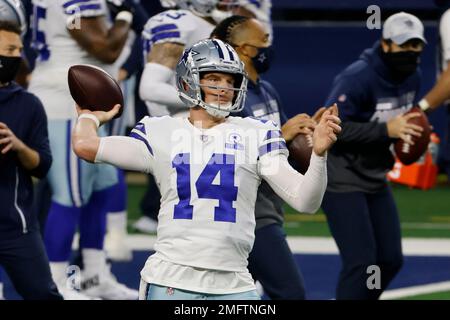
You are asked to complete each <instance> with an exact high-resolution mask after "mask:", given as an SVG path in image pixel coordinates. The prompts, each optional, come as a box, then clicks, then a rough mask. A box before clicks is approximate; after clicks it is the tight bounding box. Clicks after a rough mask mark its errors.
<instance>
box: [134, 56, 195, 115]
mask: <svg viewBox="0 0 450 320" xmlns="http://www.w3.org/2000/svg"><path fill="white" fill-rule="evenodd" d="M174 77H175V71H173V70H171V69H170V68H168V67H166V66H163V65H161V64H159V63H152V62H149V63H147V64H146V65H145V68H144V72H143V73H142V77H141V84H140V86H139V96H140V97H141V99H142V100H143V101H149V102H153V103H157V104H162V105H165V106H168V107H170V108H171V109H186V105H185V104H184V103H183V102H182V101H181V100H180V98H179V97H178V91H177V89H176V88H175V86H174V85H173V79H174Z"/></svg>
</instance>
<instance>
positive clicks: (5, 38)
mask: <svg viewBox="0 0 450 320" xmlns="http://www.w3.org/2000/svg"><path fill="white" fill-rule="evenodd" d="M22 49H23V45H22V40H21V39H20V36H19V35H18V34H16V33H14V32H9V31H4V30H2V31H0V55H2V56H5V57H20V55H21V53H22Z"/></svg>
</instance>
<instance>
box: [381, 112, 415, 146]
mask: <svg viewBox="0 0 450 320" xmlns="http://www.w3.org/2000/svg"><path fill="white" fill-rule="evenodd" d="M416 117H420V113H418V112H413V113H408V114H400V115H398V116H396V117H395V118H393V119H391V120H389V121H388V122H387V131H388V135H389V137H391V138H400V139H402V140H403V141H405V142H406V143H408V144H410V145H413V144H414V142H413V140H412V136H416V137H420V136H421V135H422V131H423V129H422V128H421V127H420V126H418V125H415V124H412V123H408V121H409V120H410V119H413V118H416Z"/></svg>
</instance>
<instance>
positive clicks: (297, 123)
mask: <svg viewBox="0 0 450 320" xmlns="http://www.w3.org/2000/svg"><path fill="white" fill-rule="evenodd" d="M315 126H316V122H315V121H314V120H313V119H312V118H311V117H310V116H309V115H307V114H306V113H301V114H298V115H296V116H294V117H292V118H290V119H289V120H288V121H286V123H285V124H284V125H283V126H282V127H281V132H282V134H283V138H284V140H286V142H288V141H291V140H292V139H294V138H295V137H296V136H297V135H298V134H300V133H302V134H312V133H313V130H314V128H315Z"/></svg>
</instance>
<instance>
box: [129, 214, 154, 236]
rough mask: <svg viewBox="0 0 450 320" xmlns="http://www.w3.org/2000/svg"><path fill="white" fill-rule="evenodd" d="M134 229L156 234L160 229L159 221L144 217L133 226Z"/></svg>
mask: <svg viewBox="0 0 450 320" xmlns="http://www.w3.org/2000/svg"><path fill="white" fill-rule="evenodd" d="M133 228H134V229H136V230H137V231H140V232H144V233H155V232H156V229H157V228H158V221H156V220H153V219H151V218H149V217H146V216H143V217H141V218H139V220H138V221H136V222H135V223H134V224H133Z"/></svg>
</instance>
